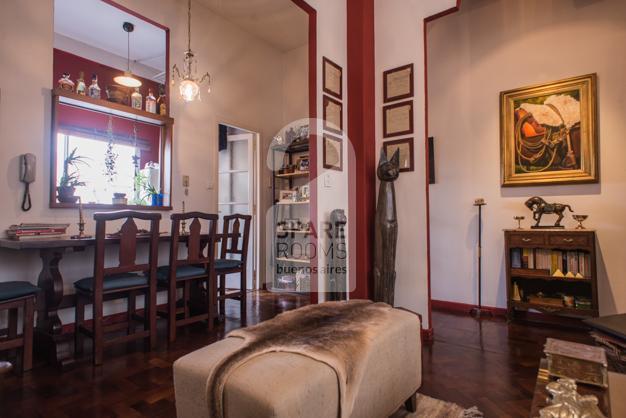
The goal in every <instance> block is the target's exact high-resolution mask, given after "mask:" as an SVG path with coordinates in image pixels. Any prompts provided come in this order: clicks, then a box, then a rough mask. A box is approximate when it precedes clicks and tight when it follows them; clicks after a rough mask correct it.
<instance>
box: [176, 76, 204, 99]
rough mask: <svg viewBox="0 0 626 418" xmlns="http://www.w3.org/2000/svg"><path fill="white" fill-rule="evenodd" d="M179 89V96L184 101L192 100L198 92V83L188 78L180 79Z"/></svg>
mask: <svg viewBox="0 0 626 418" xmlns="http://www.w3.org/2000/svg"><path fill="white" fill-rule="evenodd" d="M179 89H180V95H181V97H182V98H183V100H184V101H186V102H193V101H194V100H195V99H196V97H198V93H199V92H200V87H199V86H198V83H196V82H195V81H193V80H190V79H185V80H183V81H181V82H180V86H179Z"/></svg>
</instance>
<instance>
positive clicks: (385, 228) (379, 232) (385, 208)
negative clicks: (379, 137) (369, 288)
mask: <svg viewBox="0 0 626 418" xmlns="http://www.w3.org/2000/svg"><path fill="white" fill-rule="evenodd" d="M376 174H377V175H378V179H379V180H380V189H379V191H378V203H377V205H376V221H375V222H376V223H375V232H374V301H375V302H385V303H387V304H389V305H391V306H393V299H394V294H395V284H396V245H397V241H398V218H397V216H396V191H395V188H394V186H393V182H394V181H395V180H396V179H397V178H398V176H399V175H400V153H399V151H398V150H396V152H394V153H393V156H392V157H391V159H387V154H386V153H385V151H384V150H382V151H381V153H380V161H379V162H378V169H377V171H376Z"/></svg>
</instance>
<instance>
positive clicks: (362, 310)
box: [207, 300, 392, 418]
mask: <svg viewBox="0 0 626 418" xmlns="http://www.w3.org/2000/svg"><path fill="white" fill-rule="evenodd" d="M391 309H392V308H391V307H390V306H389V305H387V304H384V303H373V302H371V301H365V300H354V301H349V302H327V303H322V304H318V305H309V306H305V307H303V308H300V309H296V310H293V311H288V312H285V313H282V314H280V315H278V316H276V317H275V318H274V319H272V320H269V321H266V322H262V323H261V324H259V325H256V326H253V327H249V328H243V329H238V330H235V331H233V332H231V333H230V334H229V335H228V337H239V338H243V340H244V345H243V346H242V347H241V348H240V349H239V350H237V351H235V352H233V353H232V354H230V355H229V356H227V357H225V358H224V359H222V361H221V362H220V363H219V364H218V365H217V366H216V367H215V368H214V370H213V374H212V375H211V377H210V378H209V381H208V382H207V390H208V391H209V392H208V395H209V396H208V399H209V402H210V405H209V410H210V411H211V415H210V416H211V417H214V418H223V416H224V405H223V393H224V386H225V384H226V381H227V380H228V377H229V376H230V374H231V373H232V372H233V371H234V370H235V369H236V368H237V367H239V366H241V365H243V364H244V363H245V362H247V361H249V360H250V359H252V358H254V357H257V356H259V355H262V354H265V353H270V352H289V353H297V354H301V355H305V356H308V357H310V358H312V359H314V360H317V361H320V362H323V363H326V364H327V365H329V366H330V367H331V368H332V369H333V370H334V371H335V373H336V374H337V381H338V386H339V401H340V405H339V407H340V411H338V416H340V417H342V418H347V417H349V416H350V414H351V413H352V410H353V407H354V402H355V397H356V395H357V393H358V391H359V386H360V383H361V379H362V378H363V374H364V372H365V364H366V362H367V354H368V351H369V350H370V347H371V341H372V340H373V339H374V337H375V336H376V335H377V334H378V332H379V330H380V327H381V326H382V325H384V324H385V320H386V319H387V316H388V314H389V311H390V310H391ZM228 337H227V338H228Z"/></svg>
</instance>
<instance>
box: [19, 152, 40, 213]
mask: <svg viewBox="0 0 626 418" xmlns="http://www.w3.org/2000/svg"><path fill="white" fill-rule="evenodd" d="M36 163H37V157H36V156H35V154H23V155H21V156H20V181H21V182H22V183H24V184H25V190H24V197H23V198H22V210H23V211H24V212H28V211H29V210H30V209H31V208H32V207H33V205H32V202H31V200H30V183H33V182H34V181H35V177H36V174H37V171H36V165H37V164H36Z"/></svg>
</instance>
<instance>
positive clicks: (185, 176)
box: [183, 175, 189, 187]
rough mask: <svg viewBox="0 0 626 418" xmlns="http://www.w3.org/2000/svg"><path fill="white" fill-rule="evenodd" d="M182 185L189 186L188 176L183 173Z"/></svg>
mask: <svg viewBox="0 0 626 418" xmlns="http://www.w3.org/2000/svg"><path fill="white" fill-rule="evenodd" d="M183 187H189V176H188V175H183Z"/></svg>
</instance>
